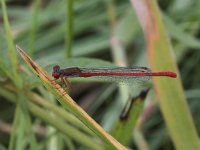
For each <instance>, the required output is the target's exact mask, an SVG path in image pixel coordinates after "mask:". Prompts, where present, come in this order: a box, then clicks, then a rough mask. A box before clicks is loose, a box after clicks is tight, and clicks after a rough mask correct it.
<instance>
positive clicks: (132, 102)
mask: <svg viewBox="0 0 200 150" xmlns="http://www.w3.org/2000/svg"><path fill="white" fill-rule="evenodd" d="M147 93H148V90H145V91H142V92H141V93H140V94H139V95H138V96H136V97H134V98H131V99H129V101H127V104H126V106H125V107H124V110H123V111H122V113H121V116H120V118H119V121H118V122H117V124H116V126H115V127H114V128H113V130H112V135H113V136H114V137H115V138H116V139H117V140H118V141H119V142H120V143H122V144H124V145H126V146H127V145H128V144H129V142H130V140H131V138H132V135H133V131H134V127H135V124H136V121H137V119H138V117H139V115H140V113H141V111H142V110H143V106H144V100H145V98H146V95H147Z"/></svg>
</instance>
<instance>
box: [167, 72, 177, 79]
mask: <svg viewBox="0 0 200 150" xmlns="http://www.w3.org/2000/svg"><path fill="white" fill-rule="evenodd" d="M167 76H168V77H171V78H176V77H177V74H176V73H175V72H168V73H167Z"/></svg>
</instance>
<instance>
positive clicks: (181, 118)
mask: <svg viewBox="0 0 200 150" xmlns="http://www.w3.org/2000/svg"><path fill="white" fill-rule="evenodd" d="M131 2H132V4H133V7H134V9H135V11H136V14H137V16H138V18H139V21H140V23H141V26H142V28H143V31H144V34H145V37H146V42H147V48H148V57H149V62H150V65H151V68H152V70H172V71H175V72H178V70H177V68H176V64H175V60H174V56H173V52H172V47H171V45H170V42H169V39H168V37H167V34H166V31H165V29H164V25H163V23H162V20H161V16H160V12H159V9H158V6H157V4H156V2H155V1H148V0H131ZM153 82H154V85H155V90H156V93H157V96H158V98H159V104H160V108H161V111H162V113H163V115H164V119H165V121H166V124H167V127H168V129H169V132H170V135H171V138H172V140H173V143H174V144H175V147H176V149H178V150H188V149H200V145H199V138H198V135H197V132H196V129H195V126H194V123H193V120H192V117H191V114H190V112H189V109H188V106H187V103H186V98H185V95H184V93H183V88H182V85H181V80H180V76H178V79H175V80H171V79H166V78H165V79H164V78H162V79H161V78H153ZM188 139H189V140H188Z"/></svg>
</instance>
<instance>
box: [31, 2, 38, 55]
mask: <svg viewBox="0 0 200 150" xmlns="http://www.w3.org/2000/svg"><path fill="white" fill-rule="evenodd" d="M39 12H40V0H34V3H33V15H32V24H31V25H32V27H31V31H30V46H29V55H30V56H32V55H33V52H34V49H35V41H36V33H37V28H38V16H39Z"/></svg>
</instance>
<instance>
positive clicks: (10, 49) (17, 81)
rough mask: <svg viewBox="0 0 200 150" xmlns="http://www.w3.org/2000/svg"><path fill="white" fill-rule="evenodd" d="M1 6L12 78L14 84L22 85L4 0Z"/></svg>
mask: <svg viewBox="0 0 200 150" xmlns="http://www.w3.org/2000/svg"><path fill="white" fill-rule="evenodd" d="M1 6H2V13H3V21H4V25H5V32H6V39H7V43H8V56H9V60H10V62H11V66H12V68H11V70H12V73H13V79H12V80H13V82H14V83H15V85H16V86H18V87H22V80H21V78H20V76H19V74H18V72H17V70H18V65H17V63H18V62H17V55H16V51H15V46H14V42H13V39H12V35H11V29H10V24H9V21H8V15H7V12H6V4H5V1H4V0H1Z"/></svg>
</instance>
